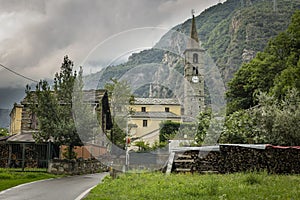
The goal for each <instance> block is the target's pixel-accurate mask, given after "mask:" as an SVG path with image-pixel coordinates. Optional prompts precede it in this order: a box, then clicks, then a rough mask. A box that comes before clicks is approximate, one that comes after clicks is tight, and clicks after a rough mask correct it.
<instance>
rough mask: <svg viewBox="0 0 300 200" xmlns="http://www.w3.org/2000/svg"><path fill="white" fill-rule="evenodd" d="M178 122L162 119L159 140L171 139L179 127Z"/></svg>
mask: <svg viewBox="0 0 300 200" xmlns="http://www.w3.org/2000/svg"><path fill="white" fill-rule="evenodd" d="M180 125H181V124H180V123H179V122H172V121H163V122H161V123H160V125H159V126H160V131H159V142H168V140H170V139H173V138H174V137H175V135H176V134H178V130H179V128H180Z"/></svg>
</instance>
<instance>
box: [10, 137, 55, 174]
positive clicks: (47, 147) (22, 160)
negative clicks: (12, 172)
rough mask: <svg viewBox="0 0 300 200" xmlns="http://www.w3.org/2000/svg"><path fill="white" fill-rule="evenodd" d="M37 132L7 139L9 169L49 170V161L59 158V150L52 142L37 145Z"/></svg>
mask: <svg viewBox="0 0 300 200" xmlns="http://www.w3.org/2000/svg"><path fill="white" fill-rule="evenodd" d="M34 132H36V131H22V133H19V134H15V135H12V136H10V137H9V138H7V140H6V144H7V146H8V161H7V166H8V167H17V168H22V169H24V168H25V167H27V168H37V167H38V168H47V167H48V161H49V160H50V159H52V158H54V157H58V156H59V148H58V147H57V146H56V145H54V144H53V143H52V142H50V141H49V142H47V143H36V142H35V140H34V138H33V134H34Z"/></svg>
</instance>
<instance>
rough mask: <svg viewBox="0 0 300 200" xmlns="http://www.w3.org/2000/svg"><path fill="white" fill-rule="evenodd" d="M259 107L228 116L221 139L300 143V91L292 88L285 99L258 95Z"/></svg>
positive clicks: (234, 141) (277, 143) (288, 143)
mask: <svg viewBox="0 0 300 200" xmlns="http://www.w3.org/2000/svg"><path fill="white" fill-rule="evenodd" d="M257 101H258V106H256V107H254V108H251V109H247V110H239V111H236V112H234V113H233V114H231V115H229V116H228V118H227V120H226V124H225V128H224V130H223V133H222V135H221V138H220V142H223V143H270V144H274V145H300V124H299V121H300V93H299V91H298V90H297V89H295V88H294V89H291V90H289V91H288V92H287V94H286V95H285V97H284V98H283V99H282V100H278V99H277V98H276V97H275V96H274V95H270V94H267V93H266V92H265V93H260V94H259V95H257Z"/></svg>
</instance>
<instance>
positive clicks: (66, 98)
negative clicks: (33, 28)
mask: <svg viewBox="0 0 300 200" xmlns="http://www.w3.org/2000/svg"><path fill="white" fill-rule="evenodd" d="M76 78H77V73H76V71H75V72H73V62H72V61H71V60H69V58H68V56H65V57H64V60H63V63H62V65H61V69H60V72H59V73H56V74H55V78H54V86H53V90H51V87H50V85H49V83H48V82H47V81H45V80H43V81H40V82H39V83H38V84H37V85H36V91H30V87H29V86H27V89H26V93H27V97H28V100H29V102H31V110H32V112H33V114H35V115H36V116H37V119H38V125H39V131H38V132H37V133H36V134H34V138H35V140H36V141H37V142H47V141H49V140H50V139H51V140H53V141H54V143H56V144H57V145H66V146H68V149H69V153H68V155H70V157H69V158H71V155H74V154H73V153H72V151H73V147H74V146H81V145H82V142H81V140H80V138H79V135H78V133H77V131H76V127H75V122H74V119H73V112H72V105H73V103H72V95H73V86H74V83H75V80H76Z"/></svg>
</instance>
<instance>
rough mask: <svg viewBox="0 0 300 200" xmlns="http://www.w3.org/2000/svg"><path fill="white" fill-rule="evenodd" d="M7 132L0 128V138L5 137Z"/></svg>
mask: <svg viewBox="0 0 300 200" xmlns="http://www.w3.org/2000/svg"><path fill="white" fill-rule="evenodd" d="M7 135H8V130H7V129H6V128H0V136H7Z"/></svg>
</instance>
